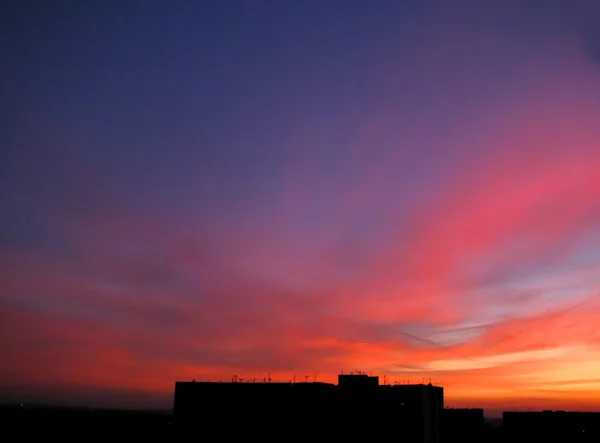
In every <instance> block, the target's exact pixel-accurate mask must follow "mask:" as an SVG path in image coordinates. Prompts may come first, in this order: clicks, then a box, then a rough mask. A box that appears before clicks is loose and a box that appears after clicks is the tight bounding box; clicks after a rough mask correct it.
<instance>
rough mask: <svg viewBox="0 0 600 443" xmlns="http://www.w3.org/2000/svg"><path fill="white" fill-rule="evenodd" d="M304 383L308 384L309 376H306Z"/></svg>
mask: <svg viewBox="0 0 600 443" xmlns="http://www.w3.org/2000/svg"><path fill="white" fill-rule="evenodd" d="M304 383H308V375H305V376H304Z"/></svg>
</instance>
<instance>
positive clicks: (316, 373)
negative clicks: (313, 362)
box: [314, 372, 319, 383]
mask: <svg viewBox="0 0 600 443" xmlns="http://www.w3.org/2000/svg"><path fill="white" fill-rule="evenodd" d="M318 374H319V373H318V372H315V379H314V380H315V383H316V382H317V375H318Z"/></svg>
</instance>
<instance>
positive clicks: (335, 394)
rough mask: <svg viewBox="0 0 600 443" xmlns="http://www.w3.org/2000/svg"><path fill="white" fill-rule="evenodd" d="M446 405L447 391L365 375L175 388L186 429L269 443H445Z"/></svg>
mask: <svg viewBox="0 0 600 443" xmlns="http://www.w3.org/2000/svg"><path fill="white" fill-rule="evenodd" d="M443 404H444V390H443V388H441V387H437V386H432V385H431V384H429V385H424V384H420V385H395V386H391V385H380V384H379V377H372V376H367V375H365V374H340V375H339V377H338V384H337V385H334V384H330V383H317V382H314V383H312V382H304V383H269V382H263V383H252V382H251V383H248V382H244V383H241V382H237V381H234V382H230V383H214V382H176V383H175V402H174V419H175V422H176V423H177V424H178V426H180V427H187V428H190V427H191V428H193V429H197V430H198V431H201V430H204V431H206V430H208V429H209V428H210V429H213V431H214V430H215V429H218V430H219V432H220V435H221V436H222V437H223V438H225V437H226V436H227V433H228V432H231V433H232V435H233V434H234V433H235V432H238V431H239V429H240V428H243V429H244V432H245V435H252V436H256V437H259V438H263V439H266V438H284V437H285V438H288V437H290V434H292V435H293V436H294V437H296V438H298V437H300V436H303V437H312V438H317V437H329V438H334V439H343V438H346V439H347V438H350V439H353V438H357V437H359V436H363V437H364V438H368V439H369V441H377V439H378V438H379V437H380V438H385V439H386V440H389V438H390V436H391V435H397V436H398V440H399V441H407V442H415V443H439V442H440V424H441V420H442V411H443ZM281 432H284V433H285V435H283V434H281ZM324 434H325V435H324Z"/></svg>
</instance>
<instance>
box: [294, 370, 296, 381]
mask: <svg viewBox="0 0 600 443" xmlns="http://www.w3.org/2000/svg"><path fill="white" fill-rule="evenodd" d="M294 383H296V373H295V372H294Z"/></svg>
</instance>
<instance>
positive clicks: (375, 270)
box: [0, 0, 600, 410]
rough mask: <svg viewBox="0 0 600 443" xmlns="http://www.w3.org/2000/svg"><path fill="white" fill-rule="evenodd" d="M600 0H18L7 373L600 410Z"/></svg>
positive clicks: (88, 394)
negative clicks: (411, 392)
mask: <svg viewBox="0 0 600 443" xmlns="http://www.w3.org/2000/svg"><path fill="white" fill-rule="evenodd" d="M599 5H600V3H599V2H597V1H594V0H590V1H589V2H586V1H585V0H565V1H561V0H547V1H536V0H498V1H493V0H481V1H475V0H471V1H469V0H457V1H452V2H447V1H437V2H436V1H428V0H419V1H416V0H414V1H399V0H389V1H387V0H369V1H367V0H322V1H318V0H301V1H281V0H237V1H236V0H222V1H221V0H214V1H197V2H185V1H173V2H169V1H158V0H157V1H154V0H147V1H116V0H115V1H112V0H106V1H100V0H98V1H91V0H90V1H75V0H73V1H66V0H57V1H53V2H50V1H41V0H40V1H30V0H29V1H9V2H7V5H3V11H2V14H0V17H1V19H0V20H1V22H0V29H1V30H2V31H1V33H2V43H1V45H2V50H1V51H0V66H1V71H0V72H1V75H0V79H1V80H0V86H1V89H0V92H1V95H2V104H1V105H0V110H1V112H0V116H1V118H0V147H1V149H0V168H1V170H0V205H1V206H0V213H1V214H2V216H1V217H0V263H1V267H0V356H1V357H0V400H10V401H36V402H37V401H40V402H54V403H68V404H84V405H93V406H94V405H103V406H126V407H164V408H169V407H171V406H172V395H173V388H174V382H175V380H191V379H196V380H213V381H216V380H231V377H232V375H233V374H237V376H238V378H244V380H248V381H249V380H252V379H256V380H257V381H258V380H260V381H262V380H263V378H264V377H267V374H268V373H270V374H271V378H272V379H273V380H280V381H287V380H291V379H293V377H294V374H296V379H297V380H304V379H305V377H306V376H308V377H309V379H310V380H313V379H314V378H315V377H316V378H317V379H318V380H320V381H331V382H334V381H335V380H336V377H337V374H338V373H339V372H340V371H342V370H343V371H345V372H350V371H353V370H362V371H365V372H370V373H373V374H374V375H375V374H377V375H380V376H382V377H383V376H384V375H386V376H387V379H388V380H390V381H391V382H394V383H395V382H399V383H404V382H407V381H408V382H411V383H417V382H422V381H423V380H425V381H426V382H429V379H431V380H432V382H433V383H435V384H439V385H442V386H444V388H445V396H446V403H447V404H448V405H450V406H473V405H474V406H477V407H483V408H486V409H488V410H501V409H503V408H506V409H516V408H533V409H542V408H544V409H548V408H552V409H557V408H561V409H580V410H600V369H599V368H600V32H599V31H598V30H599V29H600V8H599V7H598V6H599Z"/></svg>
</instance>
